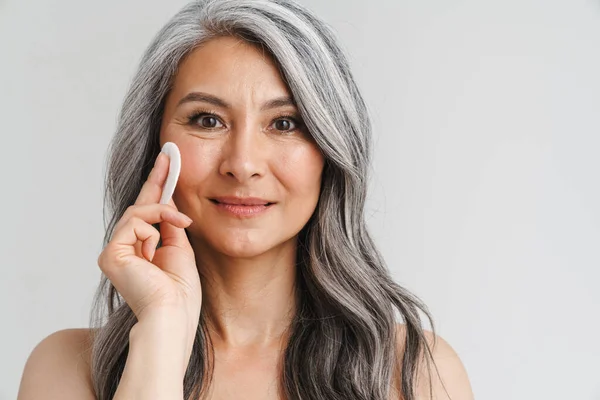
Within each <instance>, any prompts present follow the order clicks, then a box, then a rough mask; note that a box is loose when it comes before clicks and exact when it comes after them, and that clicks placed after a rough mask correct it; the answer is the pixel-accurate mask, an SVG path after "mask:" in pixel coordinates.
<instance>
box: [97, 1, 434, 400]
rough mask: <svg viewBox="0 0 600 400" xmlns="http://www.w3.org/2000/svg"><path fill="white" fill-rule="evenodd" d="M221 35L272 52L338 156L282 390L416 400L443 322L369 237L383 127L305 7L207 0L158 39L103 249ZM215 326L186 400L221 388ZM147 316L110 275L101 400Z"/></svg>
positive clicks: (101, 299) (303, 252) (316, 131)
mask: <svg viewBox="0 0 600 400" xmlns="http://www.w3.org/2000/svg"><path fill="white" fill-rule="evenodd" d="M221 36H233V37H237V38H240V39H242V40H244V41H246V42H248V43H251V44H253V45H255V46H259V47H260V48H261V49H262V50H263V51H266V52H268V53H269V54H270V55H271V56H272V57H273V59H274V61H275V62H276V64H277V65H278V67H279V71H280V73H281V75H282V78H283V79H284V81H285V83H286V84H287V85H288V87H289V89H290V91H291V93H292V95H293V97H294V99H295V101H296V104H297V107H298V111H299V112H300V114H301V118H302V120H303V121H304V123H305V125H306V127H307V129H308V131H309V132H310V134H311V136H312V137H313V138H314V140H315V142H316V144H317V145H318V146H319V148H320V149H321V151H322V153H323V155H324V157H325V166H324V169H323V176H322V186H321V192H320V197H319V201H318V204H317V207H316V209H315V212H314V213H313V215H312V216H311V218H310V220H309V221H308V222H307V224H306V225H305V226H304V227H303V229H302V230H301V231H300V233H299V234H298V252H297V254H298V256H297V277H296V294H297V296H298V300H299V302H298V308H297V310H296V313H295V317H294V319H293V322H292V324H291V326H290V328H289V332H290V336H289V340H288V343H287V347H286V349H285V353H284V354H283V368H282V375H281V379H280V388H281V389H282V392H283V393H284V394H285V396H286V397H287V398H288V399H298V400H300V399H302V400H309V399H314V400H334V399H339V400H348V399H364V400H367V399H368V400H388V399H389V398H390V395H391V393H392V386H393V384H392V382H393V380H394V379H395V378H396V377H398V376H399V377H398V379H399V381H400V382H398V381H396V383H395V384H394V386H396V387H398V388H399V389H400V393H399V395H400V396H401V398H402V399H405V400H414V399H415V385H416V378H417V375H418V371H419V370H420V367H419V366H420V364H421V362H423V361H425V362H426V364H427V371H428V372H429V376H431V369H430V364H431V363H433V357H432V352H431V348H430V346H429V345H428V342H427V340H426V336H425V332H424V330H423V328H422V321H421V318H420V316H419V312H422V313H424V315H425V316H426V317H427V318H428V320H429V323H430V326H431V328H432V330H433V333H434V335H433V337H434V338H435V328H434V324H433V320H432V318H431V315H430V313H429V311H428V310H427V308H426V306H425V305H424V304H423V303H422V302H421V301H420V300H419V299H418V298H417V297H416V296H414V295H413V294H411V293H410V292H409V291H407V290H406V289H404V288H402V287H401V286H399V285H398V284H397V283H395V282H394V280H393V279H392V277H391V275H390V273H389V271H388V269H387V267H386V265H385V262H384V260H383V258H382V256H381V254H380V253H379V251H378V250H377V248H376V246H375V244H374V242H373V240H372V239H371V236H370V235H369V233H368V231H367V227H366V223H365V217H364V207H365V199H366V194H367V185H368V176H369V172H370V152H371V122H370V118H369V115H368V110H367V107H366V105H365V102H364V100H363V98H362V96H361V94H360V92H359V90H358V87H357V84H356V82H355V80H354V78H353V76H352V73H351V70H350V67H349V63H348V60H347V57H346V55H345V54H344V52H343V51H342V49H341V48H340V45H339V44H338V41H337V38H336V37H335V35H334V33H333V30H332V29H331V28H330V27H329V26H328V25H326V24H325V23H324V22H323V21H321V20H320V19H319V18H317V17H316V16H315V15H314V14H313V13H312V12H310V11H309V10H307V9H306V8H304V7H303V6H301V5H300V4H298V3H296V2H295V1H293V0H199V1H194V2H191V3H189V4H188V5H186V6H185V7H184V8H183V9H181V10H180V11H179V12H178V13H177V14H176V15H174V16H173V17H172V18H171V19H170V20H169V21H168V22H167V24H166V25H165V26H164V27H163V28H162V29H161V30H160V31H159V32H158V33H157V35H156V36H155V37H154V39H153V40H152V42H151V44H150V45H149V47H148V48H147V49H146V51H145V53H144V55H143V57H142V59H141V62H140V65H139V67H138V69H137V71H136V73H135V76H134V77H133V81H132V83H131V86H130V88H129V90H128V92H127V95H126V97H125V99H124V102H123V106H122V109H121V112H120V114H119V119H118V126H117V130H116V134H115V136H114V138H113V140H112V141H111V144H110V147H109V153H108V159H107V166H108V168H107V171H106V181H105V198H104V202H105V203H104V206H105V207H104V211H105V212H106V210H107V209H108V215H109V218H108V224H107V218H106V214H104V218H105V219H104V223H105V227H106V231H105V236H104V246H106V245H107V244H108V242H109V241H110V239H111V237H112V234H113V231H114V228H115V225H116V223H117V222H118V221H119V219H120V218H121V217H122V215H123V213H124V212H125V210H126V209H127V207H128V206H130V205H132V204H134V202H135V199H136V197H137V195H138V193H139V191H140V190H141V187H142V184H143V183H144V181H145V180H146V179H147V176H148V174H149V172H150V170H151V168H152V165H153V161H154V159H155V158H156V156H157V155H158V153H159V152H160V145H159V131H160V125H161V118H162V113H163V107H164V101H165V98H166V97H167V94H168V93H169V90H170V89H171V87H172V84H173V79H174V76H175V74H176V72H177V67H178V65H179V63H180V62H181V60H182V59H183V58H184V57H185V56H186V55H187V54H188V53H190V52H191V51H192V50H193V49H195V48H197V47H198V46H201V45H202V44H203V43H205V42H206V41H208V40H211V39H212V38H216V37H221ZM156 227H157V228H158V225H156ZM159 246H160V243H159ZM205 318H206V316H205V315H204V314H203V313H201V316H200V323H199V326H198V329H197V331H196V337H195V342H194V348H193V351H192V355H191V358H190V361H189V365H188V368H187V371H186V374H185V377H184V382H183V385H184V394H185V399H196V398H199V397H202V396H203V395H204V394H206V393H207V389H208V387H209V386H210V381H211V373H212V367H213V366H212V365H211V362H210V361H209V360H210V359H211V357H210V355H211V354H212V353H211V351H212V346H211V343H210V338H209V335H208V333H207V328H206V319H205ZM398 319H400V320H401V321H398ZM136 322H137V320H136V317H135V315H134V314H133V312H132V311H131V309H130V308H129V306H128V305H127V303H126V302H125V301H124V300H123V299H122V297H120V295H119V293H118V292H117V291H116V289H115V287H114V286H113V285H112V284H111V282H110V281H109V280H108V279H107V278H106V276H104V275H102V277H101V281H100V284H99V286H98V289H97V291H96V294H95V297H94V303H93V305H92V311H91V314H90V327H91V328H92V329H91V332H94V333H93V342H92V371H91V373H92V380H93V384H94V390H95V392H96V396H97V398H98V400H109V399H112V397H113V395H114V393H115V391H116V389H117V386H118V384H119V380H120V377H121V375H122V373H123V369H124V366H125V361H126V359H127V352H128V348H129V331H130V329H131V327H132V326H133V325H134V324H135V323H136ZM399 322H403V323H404V329H403V332H404V333H403V341H402V342H401V345H402V347H399V346H398V342H397V341H398V340H400V337H399V336H398V335H399V333H398V323H399ZM399 348H402V351H399V350H398V349H399ZM434 365H435V364H434ZM398 371H399V374H398V373H397V372H398ZM430 393H431V392H430Z"/></svg>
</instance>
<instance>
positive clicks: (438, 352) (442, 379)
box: [397, 324, 474, 400]
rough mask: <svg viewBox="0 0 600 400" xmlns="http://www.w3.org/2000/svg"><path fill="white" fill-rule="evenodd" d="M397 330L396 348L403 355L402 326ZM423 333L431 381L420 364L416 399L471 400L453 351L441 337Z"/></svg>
mask: <svg viewBox="0 0 600 400" xmlns="http://www.w3.org/2000/svg"><path fill="white" fill-rule="evenodd" d="M397 328H398V335H397V337H398V349H399V351H400V354H403V353H404V351H403V349H404V339H405V334H406V331H405V325H404V324H398V326H397ZM424 333H425V338H426V340H427V344H428V346H429V348H430V350H431V354H432V356H433V361H434V364H432V365H431V379H430V375H429V371H428V369H427V363H425V362H421V363H420V368H419V372H418V377H417V388H416V392H417V400H429V399H437V400H473V398H474V396H473V391H472V388H471V383H470V381H469V377H468V375H467V371H466V369H465V366H464V364H463V363H462V361H461V359H460V357H459V356H458V354H457V353H456V351H455V350H454V349H453V348H452V346H451V345H450V344H449V343H448V342H447V341H446V340H444V339H443V338H442V337H441V336H440V335H434V334H433V332H431V331H429V330H426V329H425V330H424ZM430 389H431V393H430ZM431 395H433V397H431Z"/></svg>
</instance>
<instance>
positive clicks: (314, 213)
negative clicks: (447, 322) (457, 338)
mask: <svg viewBox="0 0 600 400" xmlns="http://www.w3.org/2000/svg"><path fill="white" fill-rule="evenodd" d="M370 135H371V126H370V121H369V118H368V114H367V110H366V107H365V104H364V102H363V99H362V97H361V95H360V93H359V90H358V88H357V86H356V84H355V81H354V80H353V77H352V74H351V72H350V69H349V66H348V62H347V59H346V57H345V55H344V54H343V53H342V51H341V50H340V48H339V46H338V44H337V42H336V39H335V37H334V35H333V34H332V32H331V30H330V29H329V28H328V27H327V26H326V25H325V24H324V23H323V22H322V21H320V20H319V19H318V18H317V17H315V16H314V15H313V14H311V13H310V12H309V11H307V10H306V9H305V8H303V7H301V6H300V5H298V4H296V3H294V2H292V1H288V0H270V1H264V0H256V1H253V0H214V1H213V0H204V1H198V2H194V3H191V4H189V5H188V6H186V7H185V8H184V9H182V10H181V11H180V12H179V13H178V14H177V15H175V16H174V17H173V18H172V20H171V21H169V23H168V24H167V25H166V26H165V27H164V28H163V29H162V30H161V31H160V32H159V34H158V35H157V36H156V38H155V39H154V41H153V43H152V44H151V45H150V46H149V48H148V49H147V51H146V53H145V55H144V57H143V59H142V61H141V65H140V68H139V70H138V71H137V74H136V76H135V78H134V81H133V84H132V86H131V88H130V91H129V93H128V95H127V97H126V99H125V102H124V105H123V109H122V112H121V114H120V120H119V125H118V130H117V134H116V136H115V138H114V141H113V143H112V147H111V157H110V163H109V170H108V177H107V178H108V179H107V195H108V196H109V197H108V200H109V205H110V207H111V216H112V217H111V220H110V223H109V226H108V229H107V231H106V236H105V247H104V250H103V252H102V254H100V257H99V259H98V264H99V266H100V268H101V270H102V271H103V272H104V274H105V275H104V276H103V281H102V282H101V285H100V287H99V291H98V293H97V300H98V301H97V303H96V307H95V310H94V311H95V312H96V313H97V314H98V315H97V316H95V318H94V319H93V321H92V324H93V325H98V328H97V329H93V330H85V329H76V330H64V331H59V332H56V333H54V334H53V335H50V336H49V337H48V338H46V339H44V340H43V341H42V342H41V343H40V344H39V345H38V346H37V347H36V349H35V350H34V351H33V353H32V355H31V356H30V358H29V360H28V362H27V365H26V367H25V372H24V376H23V380H22V383H21V389H20V394H19V399H21V400H29V399H37V398H41V397H43V398H45V399H59V398H60V399H70V398H72V399H100V400H104V399H112V398H114V399H130V398H136V399H158V398H161V399H162V398H165V399H166V398H169V399H176V398H177V399H181V398H184V399H199V398H210V399H234V398H235V399H280V398H287V399H324V400H325V399H381V400H383V399H386V400H387V399H405V400H413V399H419V400H421V399H427V398H436V399H442V398H444V399H445V398H451V399H454V400H463V399H470V398H472V393H471V390H470V387H469V382H468V378H467V376H466V373H465V371H464V368H463V366H462V363H461V362H460V360H459V358H458V357H457V356H456V354H455V353H454V352H453V350H452V348H451V347H450V346H449V345H448V344H447V343H446V342H445V341H443V340H442V339H441V338H439V337H437V340H434V338H435V334H434V333H433V332H429V331H426V330H424V329H423V328H422V327H421V320H420V318H419V314H418V312H419V311H422V312H424V313H425V315H426V316H427V317H428V318H429V319H430V321H431V318H430V316H429V314H428V312H427V309H426V308H425V306H424V305H423V304H422V303H421V302H420V301H419V300H418V299H417V298H415V297H414V296H412V295H411V294H410V293H409V292H407V291H406V290H404V289H403V288H401V287H400V286H398V285H397V284H396V283H394V282H393V280H392V279H391V277H390V275H389V273H388V271H387V269H386V267H385V264H384V261H383V260H382V258H381V256H380V254H379V253H378V251H377V249H376V247H375V245H374V244H373V242H372V240H371V238H370V236H369V234H368V232H367V229H366V225H365V221H364V213H363V212H364V211H363V209H364V203H365V197H366V189H367V176H368V168H369V161H370V160H369V157H370V150H371V148H370ZM166 142H173V143H175V144H177V146H178V147H179V149H180V151H181V159H182V167H181V175H180V177H179V181H178V184H177V187H176V189H175V192H174V194H173V198H172V200H171V201H170V203H169V204H168V205H164V204H158V202H159V199H160V196H161V192H162V184H163V182H164V181H165V178H166V176H167V173H168V168H169V167H168V161H167V158H166V157H164V156H158V155H159V153H160V149H161V147H162V145H163V144H164V143H166ZM188 217H189V218H188ZM159 232H160V233H159ZM159 239H160V240H159ZM157 245H158V248H157ZM103 296H104V297H105V299H106V305H107V306H108V319H107V320H106V321H104V320H102V310H101V306H102V305H103V303H102V302H101V301H100V300H101V299H102V298H103ZM396 312H397V313H399V314H400V317H401V319H402V321H403V323H401V324H399V323H397V321H396V314H395V313H396ZM94 315H95V314H94ZM94 315H93V316H94ZM432 326H433V323H432ZM58 355H60V357H59V358H57V356H58ZM57 360H58V361H57ZM50 366H51V368H50Z"/></svg>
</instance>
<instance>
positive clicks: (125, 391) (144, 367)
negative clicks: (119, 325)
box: [114, 311, 196, 400]
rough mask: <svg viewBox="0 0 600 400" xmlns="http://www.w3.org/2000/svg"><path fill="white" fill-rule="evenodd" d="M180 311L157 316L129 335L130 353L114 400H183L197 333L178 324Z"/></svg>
mask: <svg viewBox="0 0 600 400" xmlns="http://www.w3.org/2000/svg"><path fill="white" fill-rule="evenodd" d="M174 314H176V312H175V311H173V312H167V311H164V312H161V313H155V314H153V315H151V316H147V318H145V319H143V320H140V321H139V322H138V323H136V324H135V325H134V326H133V328H131V331H130V333H129V353H128V355H127V361H126V363H125V369H124V370H123V375H122V377H121V381H120V382H119V386H118V387H117V391H116V393H115V396H114V400H125V399H134V398H135V399H138V400H182V399H183V396H184V394H183V378H184V376H185V371H186V369H187V365H188V363H189V358H190V354H191V351H192V347H193V344H194V337H195V333H196V332H195V330H193V332H192V329H191V328H190V329H187V326H186V325H185V324H183V323H181V324H178V323H177V319H175V315H174Z"/></svg>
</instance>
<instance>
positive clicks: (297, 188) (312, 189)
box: [275, 145, 324, 197]
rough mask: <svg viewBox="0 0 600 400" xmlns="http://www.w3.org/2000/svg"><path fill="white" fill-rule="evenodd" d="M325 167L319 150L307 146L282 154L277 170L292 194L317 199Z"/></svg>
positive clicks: (280, 178) (291, 149)
mask: <svg viewBox="0 0 600 400" xmlns="http://www.w3.org/2000/svg"><path fill="white" fill-rule="evenodd" d="M323 165H324V159H323V156H322V155H321V153H320V152H319V150H318V149H317V148H316V147H315V146H312V145H306V146H298V147H295V148H290V149H289V150H287V151H284V152H282V153H281V157H280V158H279V161H278V165H277V166H276V168H275V169H276V171H277V172H278V175H279V180H280V181H281V182H282V184H283V185H284V186H285V187H286V188H287V189H288V190H289V191H290V192H291V193H292V194H295V195H299V196H302V197H316V196H318V194H319V190H320V187H321V173H322V172H323ZM277 172H276V173H277Z"/></svg>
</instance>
